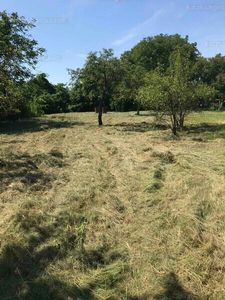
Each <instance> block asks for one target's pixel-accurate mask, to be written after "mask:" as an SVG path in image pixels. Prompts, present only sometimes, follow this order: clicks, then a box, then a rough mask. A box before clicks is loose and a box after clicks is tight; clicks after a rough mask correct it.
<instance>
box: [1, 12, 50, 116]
mask: <svg viewBox="0 0 225 300" xmlns="http://www.w3.org/2000/svg"><path fill="white" fill-rule="evenodd" d="M34 26H35V25H34V22H28V21H26V20H25V18H24V17H19V16H18V14H17V13H12V14H8V13H7V12H6V11H3V12H0V77H1V85H0V106H1V111H0V114H1V116H3V115H4V116H7V114H11V113H15V112H18V110H17V106H18V105H17V101H18V99H19V96H18V93H19V86H18V84H19V83H21V82H23V81H24V80H25V79H28V78H29V77H30V76H31V74H32V69H34V68H35V65H36V64H37V63H38V57H39V56H40V55H42V53H43V52H44V51H45V50H44V49H43V48H40V47H38V43H37V41H36V40H34V39H33V38H32V36H31V35H30V34H29V30H30V29H31V28H33V27H34ZM12 87H13V88H12ZM3 112H4V113H3Z"/></svg>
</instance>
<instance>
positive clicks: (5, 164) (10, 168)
mask: <svg viewBox="0 0 225 300" xmlns="http://www.w3.org/2000/svg"><path fill="white" fill-rule="evenodd" d="M53 154H54V153H53ZM53 154H51V153H48V154H36V155H33V156H31V155H29V154H27V153H21V154H13V153H10V152H9V153H6V154H3V155H1V156H0V193H1V192H3V191H5V190H7V189H8V188H9V187H10V185H11V184H13V185H14V188H15V189H17V190H20V191H23V190H25V189H29V190H32V191H40V190H42V191H43V190H46V189H49V188H51V187H52V185H51V183H52V181H53V180H54V179H55V178H54V176H53V174H51V173H47V172H46V171H45V172H44V171H42V170H41V169H40V167H39V166H40V165H41V164H43V163H44V164H46V165H47V166H48V167H62V166H63V165H64V162H63V159H62V157H56V156H53Z"/></svg>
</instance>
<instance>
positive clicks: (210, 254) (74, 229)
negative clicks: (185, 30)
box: [0, 112, 225, 300]
mask: <svg viewBox="0 0 225 300" xmlns="http://www.w3.org/2000/svg"><path fill="white" fill-rule="evenodd" d="M103 121H104V126H103V127H98V126H97V117H96V115H95V114H94V113H71V114H59V115H51V116H46V117H43V118H40V119H35V120H28V121H27V120H24V121H20V122H16V123H3V124H1V126H0V179H1V181H0V209H1V210H0V211H1V218H0V299H2V300H3V299H5V300H6V299H27V300H28V299H46V300H50V299H54V300H55V299H58V300H61V299H63V300H64V299H81V300H82V299H93V300H95V299H96V300H101V299H105V300H106V299H110V300H114V299H115V300H116V299H121V300H122V299H123V300H147V299H150V300H151V299H152V300H153V299H156V300H178V299H187V300H188V299H212V300H222V299H225V290H224V286H225V273H224V270H225V259H224V258H225V242H224V234H225V222H224V219H225V184H224V183H225V177H224V176H225V140H224V138H225V114H224V113H219V112H203V113H195V114H192V115H190V116H189V118H188V120H187V123H186V127H185V128H184V130H183V132H180V133H179V136H178V137H177V138H174V137H173V136H171V133H170V130H169V129H168V127H167V126H165V125H164V124H161V125H157V126H153V123H154V114H151V113H150V112H145V113H144V112H143V113H142V114H141V115H140V116H136V115H135V113H132V112H130V113H108V114H107V115H104V120H103Z"/></svg>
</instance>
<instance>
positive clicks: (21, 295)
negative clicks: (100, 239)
mask: <svg viewBox="0 0 225 300" xmlns="http://www.w3.org/2000/svg"><path fill="white" fill-rule="evenodd" d="M53 230H54V229H53V227H51V226H49V227H48V228H40V227H38V226H36V231H37V232H39V236H38V237H37V236H36V235H35V236H33V235H32V236H30V238H29V240H28V243H27V245H25V246H24V245H21V244H19V243H12V244H8V245H6V246H5V247H4V248H3V250H2V253H1V255H0V295H1V299H23V300H30V299H35V300H39V299H46V300H53V299H54V300H63V299H68V297H70V298H71V299H80V300H84V299H90V300H91V299H94V297H93V294H92V291H91V290H90V289H88V288H79V287H77V286H75V285H74V286H73V287H70V286H69V285H67V284H66V283H64V282H61V281H60V280H58V279H56V278H55V277H54V276H52V275H51V276H48V273H46V268H47V267H48V266H49V264H54V263H56V262H57V261H58V260H62V259H64V258H65V257H66V255H67V252H66V251H64V250H63V249H60V247H57V246H45V247H44V248H42V249H41V250H39V248H40V246H41V245H43V244H44V243H45V242H46V241H47V240H48V239H49V238H50V237H51V235H52V234H53Z"/></svg>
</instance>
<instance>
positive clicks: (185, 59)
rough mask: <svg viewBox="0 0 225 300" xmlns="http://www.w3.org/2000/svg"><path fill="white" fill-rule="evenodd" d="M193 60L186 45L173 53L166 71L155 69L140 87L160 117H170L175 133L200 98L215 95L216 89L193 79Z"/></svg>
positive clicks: (145, 101) (146, 104)
mask: <svg viewBox="0 0 225 300" xmlns="http://www.w3.org/2000/svg"><path fill="white" fill-rule="evenodd" d="M192 68H193V66H192V63H191V61H190V60H189V54H187V53H186V52H185V51H184V49H180V48H179V49H178V50H177V51H175V52H174V53H173V54H172V55H171V56H170V66H169V68H168V70H167V72H166V74H165V73H163V72H160V70H159V69H158V70H157V71H152V72H150V73H148V75H147V76H146V79H145V86H144V87H142V88H141V89H140V90H139V99H140V101H141V103H142V105H143V106H144V107H146V108H148V109H154V110H156V111H158V112H159V115H160V117H161V118H162V117H169V119H170V124H171V129H172V132H173V134H174V135H176V133H177V128H178V127H180V128H183V125H184V118H185V116H186V115H187V114H189V113H190V112H191V111H193V110H194V109H195V108H196V107H197V103H198V101H199V99H201V98H210V97H212V96H214V94H215V90H214V89H213V88H211V87H209V86H207V85H206V84H204V83H202V82H196V81H193V80H191V74H192Z"/></svg>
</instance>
